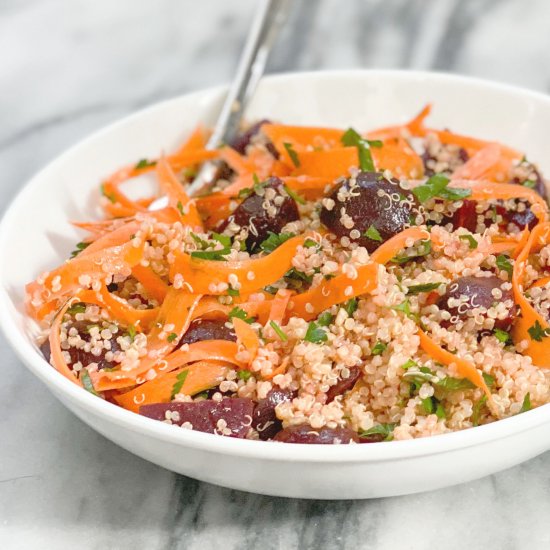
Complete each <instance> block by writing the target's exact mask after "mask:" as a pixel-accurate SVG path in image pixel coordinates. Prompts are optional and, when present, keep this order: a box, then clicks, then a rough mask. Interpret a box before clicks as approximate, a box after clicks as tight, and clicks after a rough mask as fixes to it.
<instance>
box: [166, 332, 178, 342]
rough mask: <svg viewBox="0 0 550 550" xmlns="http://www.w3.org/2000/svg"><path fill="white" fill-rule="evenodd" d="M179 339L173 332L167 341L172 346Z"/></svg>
mask: <svg viewBox="0 0 550 550" xmlns="http://www.w3.org/2000/svg"><path fill="white" fill-rule="evenodd" d="M177 337H178V335H177V334H176V333H175V332H171V333H170V334H169V335H168V338H166V340H167V342H168V343H170V344H171V343H172V342H173V341H174V340H175V339H176V338H177Z"/></svg>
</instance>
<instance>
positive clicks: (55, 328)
mask: <svg viewBox="0 0 550 550" xmlns="http://www.w3.org/2000/svg"><path fill="white" fill-rule="evenodd" d="M75 301H78V299H70V300H67V302H66V303H65V305H64V306H63V307H62V308H61V309H60V310H59V313H58V314H57V315H56V316H55V319H54V321H53V323H52V326H51V329H50V338H49V339H50V353H51V358H50V362H51V364H52V365H53V366H54V367H55V368H56V369H57V370H58V371H59V372H60V373H61V374H62V375H63V376H64V377H65V378H68V379H69V380H70V381H71V382H74V383H75V384H77V385H78V386H82V382H81V381H80V380H79V379H78V378H77V377H76V376H75V375H74V373H73V371H72V370H71V369H70V368H69V366H68V365H67V362H66V361H65V357H63V351H62V350H61V337H60V328H61V322H62V321H63V316H64V315H65V312H66V311H67V310H68V309H69V307H70V306H71V304H73V303H74V302H75Z"/></svg>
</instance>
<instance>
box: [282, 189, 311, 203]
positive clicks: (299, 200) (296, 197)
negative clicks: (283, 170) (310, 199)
mask: <svg viewBox="0 0 550 550" xmlns="http://www.w3.org/2000/svg"><path fill="white" fill-rule="evenodd" d="M283 188H284V190H285V191H286V193H287V195H288V196H289V197H290V198H292V199H294V200H295V201H296V202H297V203H298V204H306V201H305V199H304V198H302V197H300V195H298V193H296V191H294V190H293V189H291V188H290V187H289V186H288V185H283Z"/></svg>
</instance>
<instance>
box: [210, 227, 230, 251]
mask: <svg viewBox="0 0 550 550" xmlns="http://www.w3.org/2000/svg"><path fill="white" fill-rule="evenodd" d="M212 238H213V239H214V240H215V241H218V242H219V243H220V244H221V245H222V246H223V247H224V248H231V237H228V236H227V235H222V234H221V233H216V232H215V231H214V232H213V233H212Z"/></svg>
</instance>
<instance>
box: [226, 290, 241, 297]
mask: <svg viewBox="0 0 550 550" xmlns="http://www.w3.org/2000/svg"><path fill="white" fill-rule="evenodd" d="M227 295H228V296H233V297H235V296H240V295H241V293H240V292H239V291H238V290H237V289H236V288H228V289H227Z"/></svg>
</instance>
